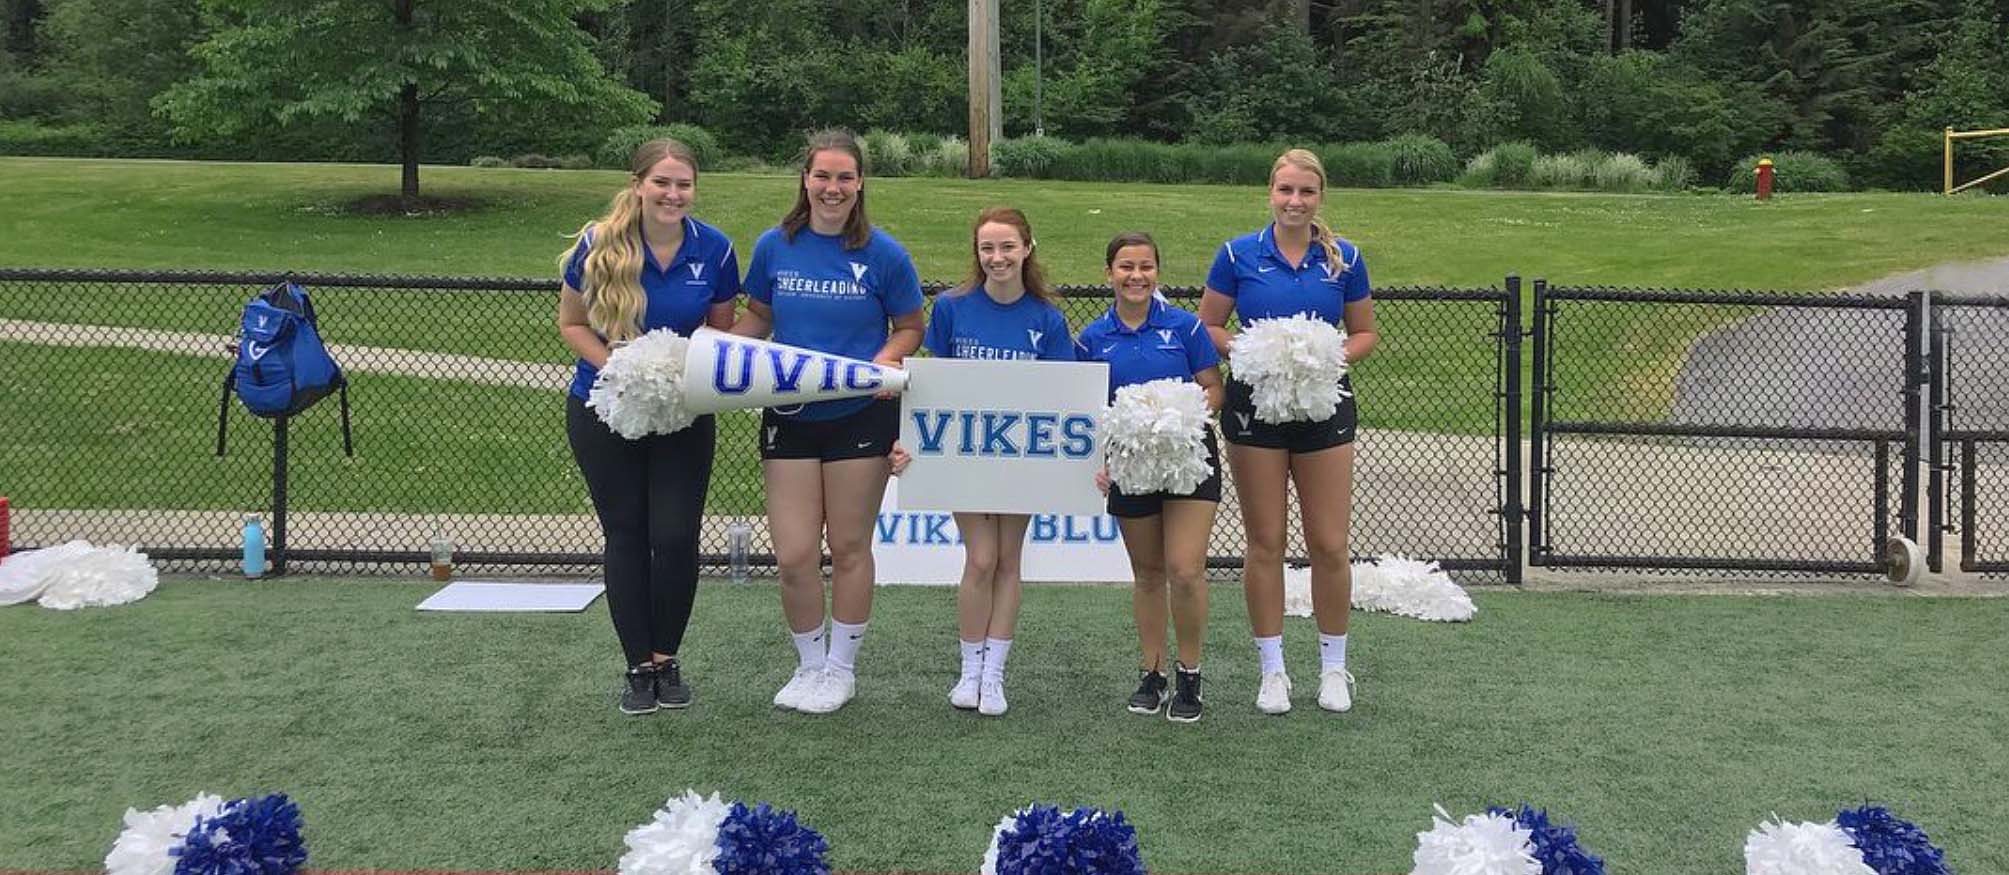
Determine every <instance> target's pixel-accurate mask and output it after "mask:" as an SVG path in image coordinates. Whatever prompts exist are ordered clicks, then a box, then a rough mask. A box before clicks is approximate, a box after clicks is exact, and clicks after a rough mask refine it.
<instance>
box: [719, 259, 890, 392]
mask: <svg viewBox="0 0 2009 875" xmlns="http://www.w3.org/2000/svg"><path fill="white" fill-rule="evenodd" d="M746 293H747V296H748V297H751V298H752V299H754V300H756V301H759V302H761V303H763V304H766V305H768V306H769V307H772V308H773V309H774V341H775V342H776V343H785V344H788V345H790V346H799V347H802V348H804V349H812V350H815V351H817V352H827V353H832V354H835V355H841V356H848V357H850V358H854V359H860V360H863V361H871V360H872V357H873V356H875V355H878V354H879V350H880V349H881V348H883V347H885V345H886V337H887V336H888V335H890V334H891V333H892V330H891V329H890V328H889V327H888V325H887V320H889V319H892V318H894V317H898V316H905V315H907V314H909V313H913V312H916V311H918V310H920V309H921V305H922V304H923V303H924V301H925V299H924V298H923V297H922V296H921V280H920V277H919V276H917V275H916V274H915V273H914V260H913V259H912V258H909V257H908V256H907V250H906V249H904V248H902V247H901V246H900V244H899V243H897V242H895V241H894V240H893V238H892V237H890V236H887V234H886V233H885V232H884V231H881V230H879V229H877V228H873V229H872V238H871V239H870V240H869V241H867V242H866V243H865V245H864V246H863V247H861V248H858V249H845V248H844V238H843V237H842V236H837V235H824V234H818V233H816V232H815V231H812V230H810V229H809V228H806V227H805V228H803V229H802V230H800V231H797V232H796V233H795V240H794V241H793V242H791V241H789V240H788V238H786V237H784V236H782V233H781V229H780V228H769V229H768V230H767V231H766V233H763V234H761V235H760V240H759V241H757V242H755V243H754V244H753V257H752V258H751V259H749V260H748V261H747V266H746ZM871 403H872V399H871V398H869V397H866V398H840V399H837V400H835V401H818V402H815V403H813V404H805V405H801V406H800V407H794V406H791V407H781V408H775V413H777V414H781V415H785V416H795V417H799V418H801V419H805V420H826V419H836V418H838V417H841V416H848V415H850V414H852V413H856V412H858V411H860V410H863V409H865V407H866V406H867V405H869V404H871Z"/></svg>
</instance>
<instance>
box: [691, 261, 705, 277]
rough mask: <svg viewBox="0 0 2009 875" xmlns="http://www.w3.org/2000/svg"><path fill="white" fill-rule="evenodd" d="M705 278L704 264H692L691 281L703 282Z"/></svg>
mask: <svg viewBox="0 0 2009 875" xmlns="http://www.w3.org/2000/svg"><path fill="white" fill-rule="evenodd" d="M704 278H705V266H704V262H701V261H693V262H691V279H694V280H701V279H704Z"/></svg>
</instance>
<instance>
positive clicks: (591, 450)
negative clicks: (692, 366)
mask: <svg viewBox="0 0 2009 875" xmlns="http://www.w3.org/2000/svg"><path fill="white" fill-rule="evenodd" d="M565 437H566V440H567V441H568V442H570V443H571V445H572V458H573V459H574V460H575V461H577V462H578V463H579V473H580V474H582V475H584V476H585V478H586V490H587V491H588V492H589V493H591V494H592V496H593V510H594V511H595V512H596V513H597V514H599V517H600V531H601V533H602V534H603V535H605V537H606V541H607V548H606V571H605V576H606V580H607V612H608V613H609V614H612V615H613V617H614V634H615V635H617V636H619V637H620V639H621V651H622V653H624V654H625V655H626V657H627V660H628V664H629V665H640V664H642V663H645V662H648V661H649V659H650V653H652V652H653V653H665V654H672V655H674V654H675V653H676V652H677V648H678V647H680V646H682V645H683V641H684V627H685V626H687V625H689V624H690V621H691V603H692V602H693V601H694V600H695V599H696V598H697V593H698V528H699V526H701V525H702V524H703V523H704V518H705V491H706V490H707V489H709V488H710V487H711V479H712V450H713V448H714V447H715V446H716V444H717V442H718V434H717V431H716V425H715V423H714V422H713V420H712V418H711V417H709V416H701V417H699V418H698V420H697V422H694V423H692V424H691V425H690V427H689V428H685V429H683V430H681V431H677V432H673V433H671V434H659V435H649V436H648V437H644V438H642V439H640V440H632V441H631V440H628V439H626V438H623V437H621V436H620V435H617V434H615V433H614V432H613V430H612V429H609V428H608V427H607V424H606V423H604V422H601V421H600V417H599V416H598V415H596V414H595V413H593V411H591V410H587V409H586V402H584V401H581V400H579V397H578V396H576V395H570V394H568V395H566V396H565Z"/></svg>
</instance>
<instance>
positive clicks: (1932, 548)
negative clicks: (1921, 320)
mask: <svg viewBox="0 0 2009 875" xmlns="http://www.w3.org/2000/svg"><path fill="white" fill-rule="evenodd" d="M1929 299H1930V300H1931V302H1932V306H1931V317H1930V318H1929V319H1928V320H1927V322H1928V323H1929V326H1930V327H1929V328H1928V329H1927V332H1926V336H1927V337H1928V338H1929V340H1928V344H1929V345H1930V347H1931V349H1930V350H1929V351H1928V352H1927V354H1926V357H1925V366H1926V376H1925V383H1926V393H1925V395H1926V399H1927V402H1928V403H1927V409H1926V425H1925V446H1926V450H1925V453H1926V460H1927V461H1926V469H1925V475H1926V479H1925V528H1926V532H1925V563H1926V567H1927V568H1930V569H1931V570H1933V571H1935V572H1937V571H1941V570H1944V569H1943V568H1942V566H1943V565H1945V561H1944V560H1943V559H1941V558H1940V551H1942V550H1944V549H1946V470H1947V466H1946V441H1945V440H1944V439H1943V438H1941V437H1940V435H1942V434H1944V433H1945V432H1946V429H1947V427H1948V423H1947V417H1948V415H1949V411H1948V410H1947V406H1946V332H1948V331H1950V330H1952V329H1951V328H1950V327H1949V326H1948V325H1947V322H1946V318H1945V316H1944V315H1943V313H1944V311H1942V310H1941V309H1940V307H1939V293H1937V292H1932V293H1929Z"/></svg>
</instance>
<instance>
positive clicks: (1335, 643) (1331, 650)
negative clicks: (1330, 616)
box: [1318, 632, 1346, 671]
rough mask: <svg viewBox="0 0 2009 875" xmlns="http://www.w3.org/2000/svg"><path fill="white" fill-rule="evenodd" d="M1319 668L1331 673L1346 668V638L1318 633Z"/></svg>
mask: <svg viewBox="0 0 2009 875" xmlns="http://www.w3.org/2000/svg"><path fill="white" fill-rule="evenodd" d="M1318 667H1319V670H1320V671H1330V670H1332V669H1335V668H1345V667H1346V636H1345V635H1327V634H1325V633H1324V632H1320V633H1318Z"/></svg>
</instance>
